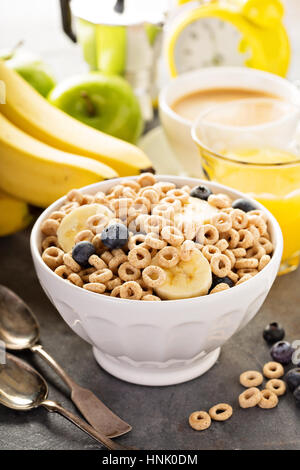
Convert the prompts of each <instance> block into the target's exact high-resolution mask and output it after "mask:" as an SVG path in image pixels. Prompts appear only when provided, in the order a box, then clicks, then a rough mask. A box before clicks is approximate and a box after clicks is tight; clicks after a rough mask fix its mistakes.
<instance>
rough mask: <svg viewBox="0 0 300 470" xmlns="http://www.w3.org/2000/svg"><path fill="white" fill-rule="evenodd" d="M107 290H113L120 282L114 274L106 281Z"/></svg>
mask: <svg viewBox="0 0 300 470" xmlns="http://www.w3.org/2000/svg"><path fill="white" fill-rule="evenodd" d="M105 284H106V288H107V290H114V288H115V287H118V286H120V285H121V284H122V281H121V279H120V278H119V277H116V276H114V277H113V278H112V279H111V280H110V281H107V282H106V283H105Z"/></svg>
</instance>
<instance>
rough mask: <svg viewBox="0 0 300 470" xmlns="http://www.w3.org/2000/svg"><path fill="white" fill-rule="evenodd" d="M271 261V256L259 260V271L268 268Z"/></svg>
mask: <svg viewBox="0 0 300 470" xmlns="http://www.w3.org/2000/svg"><path fill="white" fill-rule="evenodd" d="M270 260H271V257H270V256H269V255H263V256H262V257H261V258H260V260H259V264H258V270H259V271H261V270H262V269H264V267H265V266H267V264H268V263H269V262H270Z"/></svg>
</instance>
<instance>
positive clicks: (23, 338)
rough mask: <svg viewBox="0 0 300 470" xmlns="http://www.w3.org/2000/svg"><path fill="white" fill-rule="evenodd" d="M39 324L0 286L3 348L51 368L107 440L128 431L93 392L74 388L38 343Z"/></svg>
mask: <svg viewBox="0 0 300 470" xmlns="http://www.w3.org/2000/svg"><path fill="white" fill-rule="evenodd" d="M39 336H40V331H39V324H38V321H37V319H36V318H35V316H34V314H33V313H32V312H31V310H30V309H29V307H28V306H27V305H26V304H25V302H24V301H23V300H22V299H21V298H20V297H19V296H17V295H16V294H15V293H14V292H12V291H11V290H10V289H8V288H7V287H5V286H2V285H0V340H2V341H4V343H5V345H6V347H7V349H11V350H15V351H16V350H18V351H20V350H22V349H30V350H31V351H32V352H35V353H37V354H38V355H39V356H40V357H42V358H43V359H45V361H46V362H47V363H48V364H49V365H50V366H51V367H52V369H53V370H54V371H55V372H56V373H57V374H58V375H59V376H60V377H61V378H62V380H63V381H64V382H65V384H66V385H67V386H68V388H69V389H70V391H71V399H72V401H73V403H74V404H75V405H76V406H77V408H78V409H79V410H80V411H81V413H82V415H83V416H84V417H85V419H86V420H87V421H88V422H89V423H90V424H91V425H92V426H93V427H94V428H95V429H97V431H100V432H102V433H103V434H105V435H106V436H107V437H117V436H121V435H122V434H125V433H127V432H128V431H130V430H131V429H132V428H131V426H130V425H129V424H127V423H126V422H125V421H123V420H122V419H121V418H119V417H118V416H117V415H116V414H114V413H113V412H112V411H111V410H110V409H109V408H107V407H106V406H105V405H104V403H102V402H101V401H100V400H99V399H98V398H97V397H96V395H94V393H92V392H91V391H90V390H87V389H86V388H82V387H80V386H79V385H77V384H76V383H75V382H74V381H73V380H72V379H71V378H70V377H69V376H68V375H67V373H66V372H65V371H64V370H63V369H62V368H61V367H60V365H59V364H58V363H57V362H56V361H55V360H54V359H53V358H52V357H51V356H50V355H49V354H48V353H47V352H46V351H45V350H44V349H43V346H41V345H40V344H38V341H39Z"/></svg>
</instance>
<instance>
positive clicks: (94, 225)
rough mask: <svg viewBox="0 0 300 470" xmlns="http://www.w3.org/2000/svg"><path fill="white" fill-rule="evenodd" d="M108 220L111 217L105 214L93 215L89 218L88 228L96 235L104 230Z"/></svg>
mask: <svg viewBox="0 0 300 470" xmlns="http://www.w3.org/2000/svg"><path fill="white" fill-rule="evenodd" d="M108 222H109V219H108V217H107V216H106V215H105V214H95V215H91V217H89V218H88V219H87V225H88V228H89V229H90V230H91V232H93V233H94V234H95V235H96V234H97V233H100V232H102V230H103V229H104V228H105V227H106V226H107V224H108Z"/></svg>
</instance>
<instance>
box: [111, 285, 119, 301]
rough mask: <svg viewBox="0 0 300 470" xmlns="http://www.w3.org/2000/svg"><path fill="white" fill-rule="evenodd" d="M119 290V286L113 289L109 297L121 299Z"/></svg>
mask: <svg viewBox="0 0 300 470" xmlns="http://www.w3.org/2000/svg"><path fill="white" fill-rule="evenodd" d="M120 289H121V286H117V287H115V288H114V289H113V290H112V291H111V293H110V296H111V297H118V298H121V296H120Z"/></svg>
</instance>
